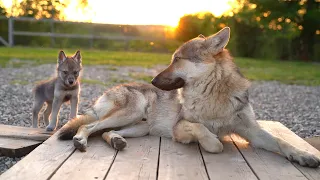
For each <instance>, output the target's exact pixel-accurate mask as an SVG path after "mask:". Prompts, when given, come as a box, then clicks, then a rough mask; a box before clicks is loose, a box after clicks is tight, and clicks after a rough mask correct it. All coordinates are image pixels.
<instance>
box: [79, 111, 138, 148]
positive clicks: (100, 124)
mask: <svg viewBox="0 0 320 180" xmlns="http://www.w3.org/2000/svg"><path fill="white" fill-rule="evenodd" d="M143 113H144V112H143V111H141V110H139V109H134V108H132V107H131V108H124V109H120V110H117V111H114V112H113V113H112V114H110V115H109V116H108V117H106V118H105V119H102V120H99V121H96V122H93V123H90V124H86V125H82V126H81V127H80V128H79V129H78V132H77V134H76V135H75V136H74V137H73V142H74V145H75V146H76V147H77V148H78V149H79V150H80V151H85V149H86V146H87V139H88V137H89V136H90V135H91V134H92V133H95V132H97V131H99V130H102V129H107V128H117V127H124V126H127V125H129V124H132V123H135V122H138V121H139V120H141V119H143Z"/></svg>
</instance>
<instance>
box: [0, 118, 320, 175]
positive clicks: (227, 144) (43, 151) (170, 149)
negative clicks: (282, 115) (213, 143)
mask: <svg viewBox="0 0 320 180" xmlns="http://www.w3.org/2000/svg"><path fill="white" fill-rule="evenodd" d="M259 123H260V124H261V125H262V126H263V128H265V129H266V130H268V131H269V132H271V133H273V134H275V135H277V136H279V137H281V138H284V139H286V140H287V141H289V142H292V143H294V144H295V145H297V146H299V147H301V148H303V149H306V150H308V151H310V152H313V153H315V154H318V155H319V157H320V153H319V151H318V150H316V149H315V148H313V147H312V146H310V145H309V144H308V143H307V142H305V141H303V140H302V139H301V138H299V137H298V136H296V135H295V134H294V133H293V132H291V131H290V130H289V129H287V128H286V127H284V126H283V125H282V124H280V123H278V122H270V121H260V122H259ZM127 140H128V147H126V148H125V150H123V151H119V152H118V151H115V150H113V149H112V148H111V147H109V145H108V144H107V143H105V142H104V141H103V140H102V138H100V137H94V138H90V139H89V143H88V148H87V152H84V153H82V152H80V151H78V150H75V148H74V147H73V143H72V141H59V140H57V137H56V135H53V136H52V137H51V138H49V139H48V140H47V141H45V142H44V143H43V144H41V145H40V146H38V147H37V148H36V149H35V150H34V151H32V152H31V153H30V154H29V155H27V156H26V157H25V158H23V159H22V160H21V161H20V162H18V163H17V164H16V165H14V166H13V167H12V168H11V169H9V170H8V171H7V172H5V173H4V174H2V175H1V176H0V179H3V180H11V179H14V180H16V179H23V180H29V179H32V180H34V179H40V180H41V179H57V180H63V179H68V180H70V179H77V180H82V179H84V180H86V179H119V180H123V179H124V180H129V179H154V180H156V179H159V180H162V179H168V180H170V179H187V180H201V179H211V180H214V179H217V180H227V179H237V180H238V179H245V180H247V179H261V180H263V179H271V180H276V179H283V180H298V179H299V180H300V179H301V180H303V179H312V180H319V179H320V168H316V169H311V168H304V167H301V166H299V165H297V164H295V163H291V162H289V161H288V160H286V159H285V158H284V157H281V156H280V155H278V154H274V153H271V152H267V151H264V150H261V149H254V148H252V147H250V146H248V143H247V142H245V141H244V140H242V139H241V138H239V137H237V136H235V135H231V136H228V137H226V138H225V141H224V142H223V143H224V151H223V153H221V154H210V153H207V152H205V151H204V150H203V149H201V148H200V147H199V145H198V144H189V145H183V144H180V143H176V142H173V141H172V140H170V139H166V138H159V137H153V136H146V137H143V138H131V139H127Z"/></svg>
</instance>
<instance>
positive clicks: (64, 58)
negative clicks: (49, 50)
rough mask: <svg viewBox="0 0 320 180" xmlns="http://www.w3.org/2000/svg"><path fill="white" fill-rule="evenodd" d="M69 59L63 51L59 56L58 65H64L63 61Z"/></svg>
mask: <svg viewBox="0 0 320 180" xmlns="http://www.w3.org/2000/svg"><path fill="white" fill-rule="evenodd" d="M66 59H67V56H66V54H65V53H64V52H63V51H60V52H59V56H58V63H59V64H61V63H63V61H65V60H66Z"/></svg>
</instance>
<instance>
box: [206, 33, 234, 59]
mask: <svg viewBox="0 0 320 180" xmlns="http://www.w3.org/2000/svg"><path fill="white" fill-rule="evenodd" d="M229 38H230V28H229V27H225V28H223V29H222V30H220V31H219V32H217V33H216V34H214V35H211V36H209V37H208V38H206V40H205V41H204V46H203V47H204V48H205V49H206V50H207V51H208V52H209V53H211V54H213V55H216V54H218V53H220V52H221V51H222V50H223V49H224V47H225V46H226V45H227V44H228V42H229Z"/></svg>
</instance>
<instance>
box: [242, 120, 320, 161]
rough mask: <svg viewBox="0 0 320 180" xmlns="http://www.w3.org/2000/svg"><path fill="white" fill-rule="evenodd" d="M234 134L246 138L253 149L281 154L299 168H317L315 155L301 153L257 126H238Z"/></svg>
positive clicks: (296, 148) (301, 151)
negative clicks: (298, 165)
mask: <svg viewBox="0 0 320 180" xmlns="http://www.w3.org/2000/svg"><path fill="white" fill-rule="evenodd" d="M236 132H237V133H238V134H239V135H240V136H242V137H244V138H246V139H247V140H248V141H249V142H250V143H251V144H252V146H254V147H258V148H262V149H265V150H268V151H272V152H276V153H281V154H282V155H283V156H285V157H287V158H288V159H289V160H290V161H295V162H298V163H299V164H300V165H301V166H308V167H318V166H319V165H320V159H319V157H317V156H316V155H313V154H311V153H309V152H306V151H303V150H301V149H299V148H298V147H295V146H293V145H291V144H290V143H289V142H286V141H285V140H283V139H281V138H278V137H275V136H273V135H272V134H270V133H268V132H267V131H265V130H264V129H261V127H260V126H259V125H258V124H254V125H253V124H252V125H250V126H249V127H248V126H238V128H237V130H236Z"/></svg>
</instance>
